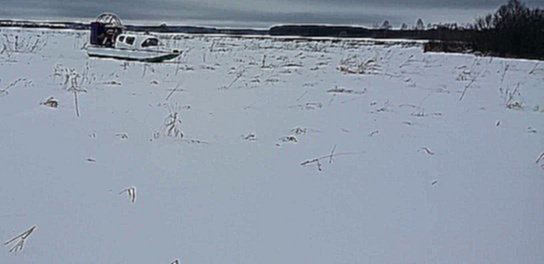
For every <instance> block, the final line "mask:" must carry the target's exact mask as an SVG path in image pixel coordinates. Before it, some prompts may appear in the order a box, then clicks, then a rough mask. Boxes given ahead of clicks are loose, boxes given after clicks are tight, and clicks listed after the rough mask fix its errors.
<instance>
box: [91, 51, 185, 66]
mask: <svg viewBox="0 0 544 264" xmlns="http://www.w3.org/2000/svg"><path fill="white" fill-rule="evenodd" d="M87 55H89V57H98V58H112V59H119V60H131V61H143V62H163V61H166V60H171V59H174V58H176V57H178V56H180V55H181V52H173V51H172V52H170V51H164V50H156V49H149V50H134V49H118V48H105V47H87Z"/></svg>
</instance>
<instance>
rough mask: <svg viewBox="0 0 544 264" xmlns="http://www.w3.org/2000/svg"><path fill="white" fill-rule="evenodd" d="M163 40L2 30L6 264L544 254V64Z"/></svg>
mask: <svg viewBox="0 0 544 264" xmlns="http://www.w3.org/2000/svg"><path fill="white" fill-rule="evenodd" d="M161 37H162V38H163V41H164V42H165V44H166V45H168V46H169V47H172V48H179V49H181V50H183V51H184V54H183V55H182V57H181V58H179V60H177V61H175V62H171V63H162V64H147V63H138V62H125V61H118V60H109V59H89V58H88V57H87V56H86V53H85V51H84V50H83V49H82V47H83V46H84V45H85V43H86V42H87V38H88V34H87V33H86V32H75V31H53V30H20V29H8V28H3V29H0V39H1V43H2V44H0V45H1V46H0V51H1V52H0V132H1V134H0V135H1V136H0V177H1V178H0V179H1V182H0V239H1V242H2V243H4V242H9V240H10V239H11V238H13V237H16V236H17V235H20V234H21V233H23V232H25V231H26V230H29V229H30V228H31V227H32V226H36V227H37V228H36V229H34V230H32V232H31V233H29V234H26V236H24V237H22V238H26V239H24V240H23V242H24V247H23V249H22V250H18V252H15V251H16V250H17V249H20V248H14V250H13V252H11V253H10V249H11V248H12V247H14V246H15V244H16V243H18V242H19V241H20V239H21V238H19V239H16V240H14V241H13V242H11V243H9V244H7V245H4V246H3V247H2V248H0V263H6V264H11V263H57V264H62V263H70V264H74V263H159V264H160V263H164V264H168V263H171V262H172V261H174V260H176V259H179V262H180V263H199V264H202V263H274V264H277V263H327V264H329V263H544V251H542V249H543V248H544V157H541V154H543V153H544V137H543V135H544V87H543V86H544V85H543V83H544V63H539V62H537V61H526V60H511V59H499V58H490V57H475V56H473V55H459V54H437V53H423V52H422V49H421V47H420V46H419V45H410V44H400V43H397V44H395V43H383V42H381V43H372V42H370V41H356V40H349V39H346V40H334V39H322V40H319V41H316V40H313V41H309V40H307V39H299V38H293V39H278V38H257V37H237V38H234V37H226V36H199V35H162V36H161ZM51 97H53V98H51ZM48 99H49V100H48ZM76 102H77V104H76ZM78 114H79V117H78V116H77V115H78ZM539 157H540V159H539ZM131 187H134V188H135V190H136V197H135V198H136V199H135V201H134V202H132V201H131V198H130V197H129V192H128V191H127V189H129V188H131Z"/></svg>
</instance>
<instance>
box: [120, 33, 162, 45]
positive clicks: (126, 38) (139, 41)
mask: <svg viewBox="0 0 544 264" xmlns="http://www.w3.org/2000/svg"><path fill="white" fill-rule="evenodd" d="M156 46H159V39H158V38H157V37H154V36H151V35H132V34H121V35H119V36H117V40H116V41H115V48H120V49H146V48H152V47H156Z"/></svg>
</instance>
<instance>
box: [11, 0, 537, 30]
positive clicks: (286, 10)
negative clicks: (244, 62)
mask: <svg viewBox="0 0 544 264" xmlns="http://www.w3.org/2000/svg"><path fill="white" fill-rule="evenodd" d="M506 2H507V0H434V1H432V0H404V1H402V0H399V1H395V0H236V1H234V0H155V1H150V0H94V1H87V0H0V6H1V8H0V19H28V20H50V21H58V20H76V21H82V22H90V21H91V20H93V19H94V18H95V17H96V16H98V15H99V14H100V13H102V12H112V13H116V14H117V15H118V16H119V17H120V18H121V19H122V20H123V21H124V23H125V24H127V23H131V24H137V23H146V24H148V23H152V24H153V23H155V24H158V23H162V22H166V23H168V24H190V25H209V26H224V27H261V28H266V27H269V26H272V25H274V24H287V23H304V24H307V23H317V24H347V25H362V26H372V25H375V24H382V23H383V21H384V20H388V21H389V22H390V23H391V24H392V25H393V26H394V27H399V26H400V24H401V23H403V22H404V23H407V24H408V25H414V24H415V22H416V20H417V19H418V18H422V19H423V21H424V22H425V23H438V22H443V23H445V22H449V23H451V22H456V23H458V24H466V23H471V22H473V21H474V18H475V17H477V16H483V15H486V14H488V13H492V12H494V11H495V10H496V9H497V8H498V7H499V6H500V5H502V4H504V3H506ZM523 2H524V3H526V4H527V5H528V6H530V7H539V8H544V0H527V1H523Z"/></svg>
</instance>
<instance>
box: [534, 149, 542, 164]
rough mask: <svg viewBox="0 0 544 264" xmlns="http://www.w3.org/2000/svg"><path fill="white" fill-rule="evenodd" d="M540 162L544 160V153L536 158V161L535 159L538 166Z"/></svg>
mask: <svg viewBox="0 0 544 264" xmlns="http://www.w3.org/2000/svg"><path fill="white" fill-rule="evenodd" d="M541 160H544V152H542V154H540V156H538V159H536V164H538V163H539V162H540V161H541Z"/></svg>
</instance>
